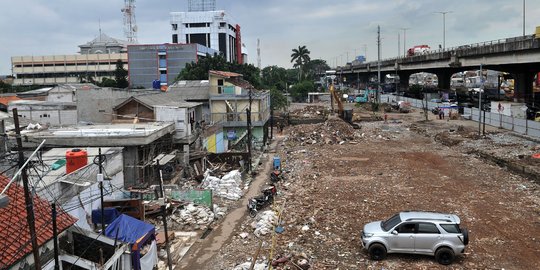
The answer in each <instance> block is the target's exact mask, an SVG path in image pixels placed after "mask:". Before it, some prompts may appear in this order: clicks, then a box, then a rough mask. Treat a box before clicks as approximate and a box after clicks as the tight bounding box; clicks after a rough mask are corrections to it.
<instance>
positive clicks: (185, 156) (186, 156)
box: [182, 144, 189, 166]
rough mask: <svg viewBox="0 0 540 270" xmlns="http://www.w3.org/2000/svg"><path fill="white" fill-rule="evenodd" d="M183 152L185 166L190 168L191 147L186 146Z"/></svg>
mask: <svg viewBox="0 0 540 270" xmlns="http://www.w3.org/2000/svg"><path fill="white" fill-rule="evenodd" d="M182 152H183V153H184V164H185V165H186V166H189V145H187V144H186V145H184V147H183V151H182Z"/></svg>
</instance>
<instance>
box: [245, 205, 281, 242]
mask: <svg viewBox="0 0 540 270" xmlns="http://www.w3.org/2000/svg"><path fill="white" fill-rule="evenodd" d="M277 221H278V218H277V215H276V213H275V212H274V211H272V210H267V211H264V212H262V213H261V214H260V215H258V216H257V220H256V221H253V223H251V227H252V228H253V229H254V231H253V234H255V236H257V237H261V236H264V235H267V234H269V233H271V232H272V229H273V228H274V226H275V225H277Z"/></svg>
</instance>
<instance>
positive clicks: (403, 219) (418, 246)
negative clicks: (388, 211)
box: [362, 212, 469, 265]
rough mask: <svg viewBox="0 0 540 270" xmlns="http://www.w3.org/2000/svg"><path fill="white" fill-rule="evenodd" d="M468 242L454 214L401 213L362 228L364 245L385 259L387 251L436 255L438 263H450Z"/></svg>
mask: <svg viewBox="0 0 540 270" xmlns="http://www.w3.org/2000/svg"><path fill="white" fill-rule="evenodd" d="M468 243H469V234H468V232H467V230H466V229H464V228H460V227H459V217H458V216H456V215H452V214H442V213H432V212H400V213H399V214H396V215H394V216H393V217H391V218H389V219H387V220H385V221H376V222H371V223H368V224H366V225H365V226H364V229H363V230H362V245H363V246H364V248H365V249H367V251H368V253H369V256H370V257H371V259H373V260H382V259H384V258H385V257H386V254H387V253H412V254H423V255H431V256H433V255H434V256H435V259H436V260H437V262H439V263H440V264H444V265H448V264H451V263H452V262H453V261H454V259H455V257H456V254H463V252H464V251H465V246H466V245H467V244H468Z"/></svg>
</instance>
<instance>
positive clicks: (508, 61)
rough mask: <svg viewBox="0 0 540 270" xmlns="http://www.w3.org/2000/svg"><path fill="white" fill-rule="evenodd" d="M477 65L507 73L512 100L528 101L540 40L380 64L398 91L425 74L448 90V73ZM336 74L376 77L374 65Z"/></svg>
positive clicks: (353, 77)
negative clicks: (397, 81) (511, 84)
mask: <svg viewBox="0 0 540 270" xmlns="http://www.w3.org/2000/svg"><path fill="white" fill-rule="evenodd" d="M480 65H482V67H483V69H490V70H496V71H502V72H507V73H510V74H511V75H512V77H513V78H514V79H515V90H514V91H515V92H514V94H515V99H516V101H521V102H525V101H530V100H528V99H531V98H532V97H533V95H532V82H533V80H534V76H535V74H536V73H538V72H539V71H540V39H539V38H536V37H535V36H534V35H530V36H521V37H514V38H506V39H501V40H495V41H488V42H483V43H476V44H471V45H464V46H459V47H455V48H448V49H446V50H444V51H443V50H438V51H430V52H427V53H425V54H422V55H415V56H408V57H402V58H391V59H385V60H382V61H381V78H384V76H385V75H386V74H396V73H397V74H398V75H399V77H400V89H402V90H405V89H407V88H408V86H409V85H408V84H409V77H410V75H411V74H414V73H419V72H429V73H433V74H436V75H437V77H438V87H439V88H441V89H450V79H451V76H452V74H454V73H457V72H461V71H465V70H478V69H479V66H480ZM336 71H337V74H338V75H341V76H342V77H345V78H347V81H349V82H351V81H359V82H367V81H368V79H369V77H371V76H374V75H376V74H377V62H368V63H362V64H353V65H350V64H349V65H346V66H343V67H338V68H337V69H336Z"/></svg>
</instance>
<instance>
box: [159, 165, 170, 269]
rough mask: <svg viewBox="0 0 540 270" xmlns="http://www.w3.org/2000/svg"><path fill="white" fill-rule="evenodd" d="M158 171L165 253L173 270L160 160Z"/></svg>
mask: <svg viewBox="0 0 540 270" xmlns="http://www.w3.org/2000/svg"><path fill="white" fill-rule="evenodd" d="M156 165H157V169H158V172H159V190H160V193H161V198H163V202H162V204H161V217H162V220H163V230H164V231H165V251H167V265H168V266H169V270H172V269H173V268H172V262H171V252H170V250H169V231H168V230H167V207H166V206H165V204H166V202H165V192H164V191H165V190H164V189H163V172H162V171H161V167H160V166H159V160H157V162H156Z"/></svg>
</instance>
